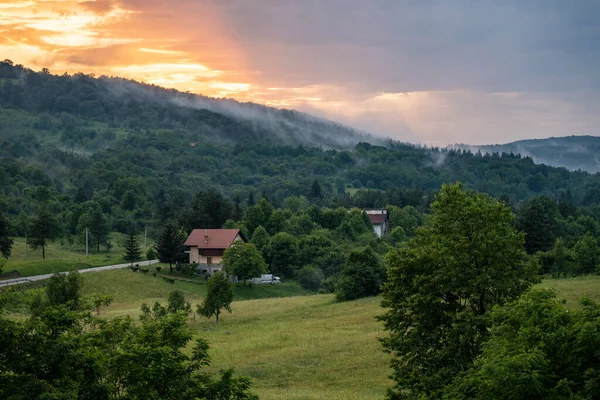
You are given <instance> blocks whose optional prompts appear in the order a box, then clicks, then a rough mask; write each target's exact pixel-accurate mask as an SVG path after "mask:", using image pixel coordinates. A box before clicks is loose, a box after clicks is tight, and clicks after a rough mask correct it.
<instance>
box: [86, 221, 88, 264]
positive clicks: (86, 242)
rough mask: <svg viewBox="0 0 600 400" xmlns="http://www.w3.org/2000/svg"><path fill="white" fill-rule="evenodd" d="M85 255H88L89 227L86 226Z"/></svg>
mask: <svg viewBox="0 0 600 400" xmlns="http://www.w3.org/2000/svg"><path fill="white" fill-rule="evenodd" d="M85 256H86V257H87V256H88V228H85Z"/></svg>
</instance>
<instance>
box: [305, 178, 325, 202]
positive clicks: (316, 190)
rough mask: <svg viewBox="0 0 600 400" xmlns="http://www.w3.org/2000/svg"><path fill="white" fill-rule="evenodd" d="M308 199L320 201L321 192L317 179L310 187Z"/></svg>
mask: <svg viewBox="0 0 600 400" xmlns="http://www.w3.org/2000/svg"><path fill="white" fill-rule="evenodd" d="M308 197H310V198H311V199H313V200H320V199H322V198H323V190H322V189H321V185H320V184H319V182H318V181H317V179H315V180H314V181H313V183H312V186H311V187H310V193H309V195H308Z"/></svg>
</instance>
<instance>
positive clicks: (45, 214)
mask: <svg viewBox="0 0 600 400" xmlns="http://www.w3.org/2000/svg"><path fill="white" fill-rule="evenodd" d="M30 231H31V240H30V243H31V247H32V248H33V249H34V250H37V249H38V248H40V247H41V248H42V259H46V246H48V242H51V241H52V240H54V239H55V238H56V237H57V236H58V231H59V228H58V224H57V222H56V220H55V219H54V217H53V216H52V214H51V213H50V211H49V210H48V209H47V208H42V209H40V211H39V212H38V214H37V216H36V217H35V218H34V219H33V221H32V222H31V229H30Z"/></svg>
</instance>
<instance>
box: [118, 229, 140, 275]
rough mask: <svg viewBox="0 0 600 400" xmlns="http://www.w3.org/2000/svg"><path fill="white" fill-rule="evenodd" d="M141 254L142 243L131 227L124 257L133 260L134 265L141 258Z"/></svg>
mask: <svg viewBox="0 0 600 400" xmlns="http://www.w3.org/2000/svg"><path fill="white" fill-rule="evenodd" d="M141 255H142V251H141V249H140V243H139V242H138V238H137V237H136V235H135V230H134V229H133V228H131V229H130V230H129V233H128V234H127V238H126V239H125V254H124V255H123V259H124V260H125V261H129V262H131V266H132V267H133V262H134V261H136V260H139V259H140V257H141Z"/></svg>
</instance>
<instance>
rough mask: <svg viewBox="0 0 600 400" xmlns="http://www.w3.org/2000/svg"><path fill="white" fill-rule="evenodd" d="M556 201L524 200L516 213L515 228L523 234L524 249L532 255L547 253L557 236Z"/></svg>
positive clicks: (541, 199) (539, 197)
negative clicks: (540, 252) (541, 252)
mask: <svg viewBox="0 0 600 400" xmlns="http://www.w3.org/2000/svg"><path fill="white" fill-rule="evenodd" d="M558 215H559V212H558V205H557V204H556V201H555V200H554V199H553V198H551V197H548V196H535V197H532V198H530V199H528V200H526V201H525V202H524V203H523V205H522V206H521V207H520V208H519V210H518V212H517V219H516V222H515V223H516V227H517V229H519V230H521V231H523V232H525V249H526V250H527V252H528V253H530V254H532V253H535V252H537V251H548V250H550V249H551V248H552V246H553V245H554V241H555V240H556V237H557V234H558V225H557V222H556V220H557V217H558Z"/></svg>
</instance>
